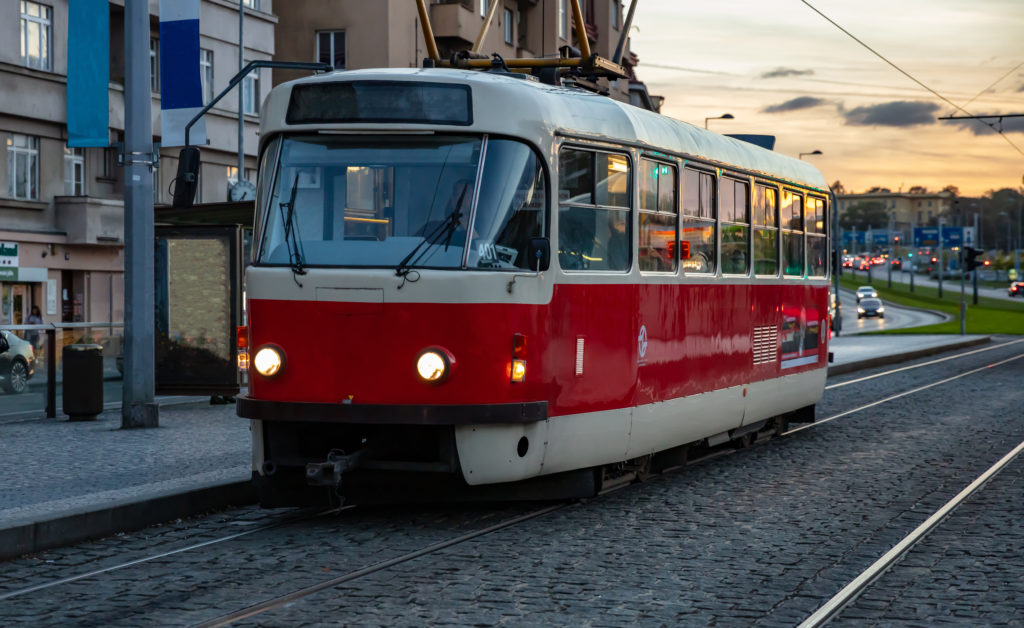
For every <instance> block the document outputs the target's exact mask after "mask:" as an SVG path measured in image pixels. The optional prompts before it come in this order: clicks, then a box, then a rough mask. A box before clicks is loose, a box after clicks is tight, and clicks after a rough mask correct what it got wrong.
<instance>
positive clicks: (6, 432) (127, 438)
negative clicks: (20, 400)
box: [0, 404, 252, 525]
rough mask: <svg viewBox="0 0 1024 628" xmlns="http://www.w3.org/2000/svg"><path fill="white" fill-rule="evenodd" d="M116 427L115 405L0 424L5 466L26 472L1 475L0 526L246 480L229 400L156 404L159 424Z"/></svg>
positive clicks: (245, 457)
mask: <svg viewBox="0 0 1024 628" xmlns="http://www.w3.org/2000/svg"><path fill="white" fill-rule="evenodd" d="M200 425H201V426H202V429H201V430H197V429H195V428H196V427H197V426H200ZM120 427H121V412H120V409H117V410H116V411H110V412H104V413H103V414H101V415H100V416H99V417H98V418H97V420H95V421H83V422H70V421H61V420H53V419H50V420H38V421H23V422H20V423H8V424H0V460H3V462H4V466H5V468H7V469H12V470H14V469H32V470H33V472H32V473H14V472H12V473H5V474H4V481H3V482H2V483H0V525H5V524H10V523H12V522H15V521H22V520H26V519H29V520H38V519H45V518H47V516H48V515H51V514H53V513H62V512H67V511H69V510H73V509H75V508H82V507H86V506H97V505H101V504H103V503H115V502H117V501H120V500H125V499H135V498H138V497H148V496H152V495H153V494H154V493H157V492H161V491H174V490H184V489H187V488H194V487H196V486H197V485H204V484H213V483H217V482H231V481H239V480H245V479H247V478H248V477H249V474H250V471H249V470H250V468H251V462H250V459H251V455H252V448H251V445H250V442H251V441H250V436H249V423H248V421H244V420H242V419H239V418H238V417H237V416H235V407H234V406H233V405H229V406H209V405H206V406H204V405H199V404H193V405H188V406H174V407H162V408H161V409H160V427H159V428H156V429H145V430H121V429H119V428H120ZM197 433H201V434H202V438H197V437H196V434H197ZM83 451H84V452H88V455H84V456H83V455H82V452H83ZM40 457H43V458H45V459H46V460H47V464H45V465H41V464H39V462H38V460H39V458H40Z"/></svg>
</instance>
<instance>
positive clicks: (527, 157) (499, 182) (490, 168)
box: [469, 139, 547, 270]
mask: <svg viewBox="0 0 1024 628" xmlns="http://www.w3.org/2000/svg"><path fill="white" fill-rule="evenodd" d="M544 176H545V175H544V167H543V165H542V164H541V160H540V159H539V158H538V157H537V155H536V153H534V151H533V150H532V149H531V148H530V147H529V146H527V145H526V144H523V143H521V142H515V141H512V140H502V139H492V140H490V141H488V143H487V156H486V159H485V161H484V172H483V178H482V179H481V182H480V198H479V200H478V201H477V208H476V218H475V219H474V222H473V240H472V243H471V245H470V252H469V267H470V268H508V269H513V268H519V269H524V270H530V269H531V268H533V267H535V264H536V262H535V261H534V260H531V259H529V256H528V252H529V248H530V240H531V239H533V238H539V237H542V236H543V235H544V216H545V214H546V211H547V184H546V180H545V178H544Z"/></svg>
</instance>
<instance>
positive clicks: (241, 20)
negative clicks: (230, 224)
mask: <svg viewBox="0 0 1024 628" xmlns="http://www.w3.org/2000/svg"><path fill="white" fill-rule="evenodd" d="M244 1H245V0H238V71H239V72H241V71H242V67H243V66H244V65H245V60H244V59H243V55H244V53H245V5H244V4H243V2H244ZM256 72H259V70H256ZM253 98H259V95H258V94H253ZM244 99H245V79H242V82H241V83H239V84H238V179H237V181H236V185H237V184H239V183H241V182H242V179H243V178H244V176H245V114H244V113H243V111H244V110H245V105H244V102H243V101H244ZM228 200H231V199H228Z"/></svg>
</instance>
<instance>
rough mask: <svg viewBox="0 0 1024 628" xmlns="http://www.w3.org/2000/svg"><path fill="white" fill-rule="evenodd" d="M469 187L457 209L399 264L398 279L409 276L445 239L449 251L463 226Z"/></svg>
mask: <svg viewBox="0 0 1024 628" xmlns="http://www.w3.org/2000/svg"><path fill="white" fill-rule="evenodd" d="M468 189H469V188H468V187H464V188H462V193H461V194H459V200H458V201H457V202H456V203H455V209H453V210H452V211H451V213H449V214H448V215H447V216H445V219H444V220H443V221H441V222H440V223H439V224H438V225H437V226H436V227H434V228H433V229H432V230H431V231H430V233H429V234H427V236H426V237H425V238H423V240H422V241H421V242H420V243H419V244H417V245H416V247H415V248H413V250H411V251H409V254H408V255H406V256H405V258H403V259H402V261H401V262H399V263H398V266H396V267H395V275H396V276H398V277H405V276H406V275H408V274H409V271H410V270H411V269H412V268H413V267H414V266H416V265H417V264H418V263H419V262H420V260H421V259H423V256H424V255H426V254H427V251H428V250H430V246H432V245H434V244H437V243H438V242H439V241H441V239H442V238H443V239H444V250H445V251H447V250H448V247H449V246H450V245H451V243H452V236H453V235H455V231H456V230H457V229H458V228H459V225H461V224H462V202H463V200H465V198H466V190H468ZM417 253H418V255H417Z"/></svg>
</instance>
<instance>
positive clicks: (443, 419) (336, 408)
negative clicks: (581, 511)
mask: <svg viewBox="0 0 1024 628" xmlns="http://www.w3.org/2000/svg"><path fill="white" fill-rule="evenodd" d="M236 409H237V413H238V416H240V417H242V418H245V419H255V420H259V421H299V422H313V423H363V424H373V425H478V424H484V425H489V424H496V423H497V424H523V423H536V422H538V421H544V420H546V419H547V418H548V402H547V401H527V402H522V403H491V404H471V405H395V404H353V403H311V402H298V401H269V400H265V399H253V398H252V397H249V396H248V395H240V396H239V397H238V398H237V404H236Z"/></svg>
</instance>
